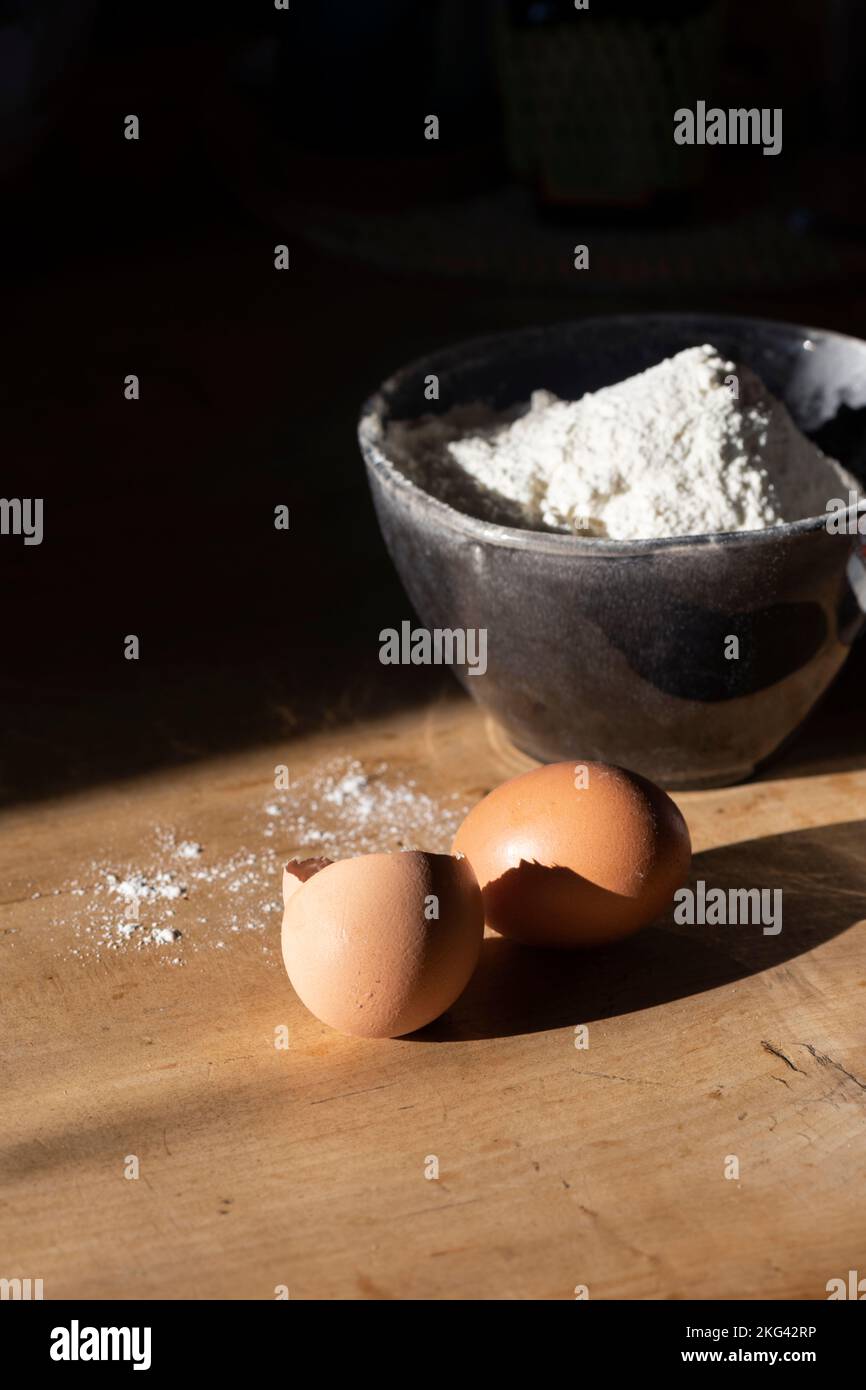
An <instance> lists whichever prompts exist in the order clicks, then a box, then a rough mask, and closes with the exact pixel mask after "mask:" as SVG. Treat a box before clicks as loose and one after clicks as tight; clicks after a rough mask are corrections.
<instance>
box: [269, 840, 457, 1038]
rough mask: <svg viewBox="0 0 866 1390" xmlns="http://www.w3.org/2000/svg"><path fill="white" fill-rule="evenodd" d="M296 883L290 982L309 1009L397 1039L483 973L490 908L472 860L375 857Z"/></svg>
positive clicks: (352, 1029) (350, 1029)
mask: <svg viewBox="0 0 866 1390" xmlns="http://www.w3.org/2000/svg"><path fill="white" fill-rule="evenodd" d="M291 876H293V877H294V876H295V875H291ZM284 888H285V878H284ZM289 888H290V892H289V895H288V897H287V899H286V905H285V911H284V913H283V930H282V944H283V960H284V961H285V965H286V970H287V971H288V974H289V979H290V980H291V982H292V984H293V986H294V988H295V990H296V992H297V993H298V995H299V996H300V998H301V999H302V1000H303V1002H304V1003H305V1004H306V1006H307V1008H308V1009H309V1010H310V1011H311V1012H312V1013H314V1014H315V1015H316V1017H317V1018H320V1019H321V1020H322V1021H323V1022H324V1023H327V1024H329V1025H330V1026H331V1027H332V1028H336V1029H338V1030H339V1031H340V1032H341V1033H350V1034H353V1035H355V1036H357V1037H366V1038H394V1037H399V1036H401V1035H402V1034H404V1033H412V1032H414V1031H415V1029H417V1028H423V1027H424V1025H425V1024H427V1023H430V1022H432V1020H433V1019H434V1018H438V1017H439V1015H440V1014H441V1013H443V1012H444V1011H445V1009H447V1008H449V1007H450V1005H451V1004H453V1003H454V1001H455V999H457V997H458V995H460V994H461V993H462V991H463V989H464V988H465V986H466V984H467V983H468V981H469V978H470V976H471V974H472V972H473V970H474V969H475V966H476V964H477V961H478V953H479V951H480V948H481V940H482V937H483V933H484V912H483V907H482V902H481V890H480V888H479V886H478V882H477V880H476V878H475V875H474V873H473V872H472V869H471V868H470V867H469V865H468V864H467V863H466V861H465V860H464V859H455V858H452V856H451V855H448V854H423V853H421V852H420V851H416V850H410V851H405V852H403V853H400V854H367V855H362V856H361V857H360V858H357V859H343V860H340V861H338V862H337V863H335V864H329V865H327V866H326V867H325V868H322V869H319V871H318V872H315V873H314V874H313V876H312V877H310V878H309V879H307V881H306V882H301V883H300V886H296V887H295V888H294V891H291V885H289Z"/></svg>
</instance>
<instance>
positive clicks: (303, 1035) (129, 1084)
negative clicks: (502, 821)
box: [0, 694, 866, 1299]
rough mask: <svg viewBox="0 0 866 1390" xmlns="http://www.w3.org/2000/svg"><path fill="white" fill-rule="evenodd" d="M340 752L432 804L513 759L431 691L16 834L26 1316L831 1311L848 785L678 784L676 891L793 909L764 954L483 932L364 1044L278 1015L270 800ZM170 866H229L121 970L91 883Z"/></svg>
mask: <svg viewBox="0 0 866 1390" xmlns="http://www.w3.org/2000/svg"><path fill="white" fill-rule="evenodd" d="M347 756H350V757H351V758H353V759H356V760H357V761H358V762H359V763H360V764H361V766H362V767H363V768H364V769H379V770H378V771H377V772H375V776H377V777H379V778H380V779H382V778H384V779H385V780H386V781H388V782H389V783H390V784H391V785H393V786H394V787H400V786H403V785H405V784H406V783H408V782H410V781H412V780H414V781H415V782H416V784H417V788H418V790H419V791H420V792H423V793H424V794H426V795H428V796H430V797H431V798H433V799H434V801H437V802H438V800H439V799H441V801H442V803H443V805H445V804H447V806H448V807H449V815H453V810H454V807H455V805H456V804H457V801H455V799H454V798H455V793H457V794H458V795H457V800H459V801H460V802H462V804H465V805H467V806H468V805H469V804H471V803H472V802H473V801H474V800H476V799H477V798H478V797H479V796H480V795H482V794H483V792H484V791H485V790H486V789H488V788H489V787H491V786H493V785H495V784H496V783H497V782H498V781H501V780H502V779H504V778H505V777H507V776H510V775H512V774H513V773H514V772H516V771H519V770H521V769H522V768H523V767H526V766H529V762H528V760H527V759H525V758H523V757H522V756H521V755H519V754H517V753H515V752H514V751H513V750H511V749H510V748H509V747H508V746H506V745H505V743H504V742H503V740H502V739H501V737H500V736H499V735H498V734H497V732H496V730H495V729H494V728H492V726H491V725H490V724H489V723H488V722H487V721H485V719H484V717H483V716H482V715H481V714H480V712H479V711H477V710H476V709H475V708H474V707H473V706H471V705H470V704H469V702H468V701H466V700H464V699H463V698H462V697H461V696H459V695H457V694H454V695H453V696H447V697H444V698H442V697H437V698H436V699H434V700H433V701H432V703H430V704H429V705H428V706H427V707H426V708H421V709H414V710H411V711H408V712H403V713H400V714H395V715H391V716H389V717H387V718H383V719H380V720H378V721H375V720H374V721H368V722H366V723H364V724H359V725H355V726H350V727H343V728H340V729H338V730H333V731H331V732H328V733H319V734H315V735H307V736H304V737H302V738H300V739H298V740H296V741H295V742H283V743H278V744H273V745H267V746H262V747H260V748H257V749H255V750H253V751H247V752H244V753H243V754H238V755H232V756H226V757H222V758H219V759H214V760H211V761H204V762H200V763H198V764H196V765H194V766H192V767H189V768H187V769H185V770H181V771H179V770H177V769H175V770H172V771H170V772H162V773H159V774H156V775H152V776H150V777H143V778H139V779H135V780H130V781H129V782H127V783H114V784H112V785H110V786H109V787H102V788H97V789H90V790H87V791H81V792H79V793H77V794H73V795H69V796H67V797H65V798H62V799H55V800H53V801H50V802H47V803H43V804H41V805H38V806H32V807H25V808H23V809H21V808H18V809H16V810H13V811H10V812H8V813H7V814H6V815H5V818H4V821H3V824H2V834H3V843H4V845H5V853H4V864H5V868H4V870H3V873H2V883H0V892H2V904H3V907H2V931H0V951H2V964H0V981H2V985H0V988H2V1032H3V1041H2V1070H3V1077H2V1091H3V1104H2V1117H0V1118H2V1147H0V1163H2V1186H0V1229H2V1242H0V1249H2V1268H0V1275H3V1276H6V1277H14V1276H16V1275H17V1276H19V1277H30V1278H42V1279H43V1280H44V1290H45V1296H46V1298H63V1297H89V1298H127V1299H138V1298H142V1299H148V1298H158V1297H163V1298H165V1297H168V1298H173V1299H191V1298H263V1299H272V1298H274V1297H275V1296H276V1295H275V1290H277V1289H278V1288H279V1287H280V1286H285V1287H286V1288H288V1290H289V1294H290V1296H291V1297H292V1298H295V1299H333V1298H338V1299H355V1298H365V1299H411V1298H420V1299H441V1298H445V1299H467V1298H469V1299H571V1298H573V1297H574V1296H575V1292H574V1291H575V1288H576V1286H579V1285H586V1286H587V1287H588V1289H589V1293H590V1296H591V1297H592V1298H628V1299H659V1298H668V1299H670V1298H674V1299H687V1298H722V1297H732V1298H753V1299H764V1298H772V1297H777V1298H794V1299H821V1298H824V1297H826V1293H825V1285H826V1283H827V1281H828V1280H829V1279H831V1278H834V1277H837V1276H842V1277H847V1272H848V1270H849V1269H859V1270H860V1271H861V1273H866V1207H864V1203H863V1200H862V1194H863V1190H864V1180H866V1142H864V1122H866V1042H864V1028H863V1015H864V1005H866V956H864V948H866V921H864V917H866V854H864V848H866V834H864V829H866V771H863V770H858V769H857V768H856V767H855V768H853V769H851V770H847V771H839V770H828V771H820V770H818V771H816V769H815V766H811V767H809V768H808V770H807V773H801V774H798V772H797V766H796V763H794V764H792V763H791V762H790V760H789V761H788V763H786V764H784V766H783V767H782V768H781V769H780V770H779V769H777V771H776V772H775V773H771V774H770V775H769V776H768V777H767V778H765V779H764V780H762V781H758V782H755V783H752V784H750V785H747V786H741V787H735V788H730V789H726V790H721V791H706V792H695V793H685V794H681V795H678V796H677V798H676V799H677V801H678V803H679V804H680V806H681V808H682V810H683V811H684V813H685V815H686V817H687V819H688V822H689V825H690V827H691V831H692V836H693V840H694V846H695V851H696V858H695V864H694V875H695V878H703V879H705V880H706V881H707V882H708V883H712V884H716V885H721V886H729V885H730V886H744V887H748V886H763V887H782V888H783V889H784V928H783V931H782V933H781V934H780V935H779V936H776V937H772V936H764V935H763V934H762V933H761V930H760V928H759V927H751V928H750V927H719V928H711V927H706V926H704V927H693V928H687V927H674V926H673V925H672V924H670V923H668V924H664V925H661V926H659V927H656V928H653V929H650V930H648V931H647V932H645V933H644V934H643V935H642V936H640V937H638V938H636V939H634V940H633V941H631V942H629V943H625V944H623V945H621V946H620V947H617V948H615V949H611V950H609V951H606V952H600V953H596V954H593V955H579V956H574V957H563V956H561V955H555V954H554V955H547V954H543V953H542V954H538V955H536V954H535V953H530V952H526V951H523V950H521V949H520V948H518V947H512V946H511V945H509V944H507V943H504V942H501V941H498V940H494V939H491V940H489V941H487V942H486V943H485V947H484V951H483V956H482V964H481V966H480V968H479V971H478V974H477V976H476V978H475V979H474V981H473V982H472V984H471V985H470V987H469V989H468V991H467V993H466V994H465V995H464V997H463V998H462V999H461V1000H460V1001H459V1002H458V1004H457V1005H456V1006H455V1007H454V1009H453V1010H452V1011H451V1012H450V1014H449V1015H447V1016H446V1017H445V1018H443V1019H442V1020H440V1021H439V1022H438V1023H437V1024H434V1025H433V1026H432V1027H431V1028H429V1029H427V1030H425V1032H424V1033H423V1034H420V1035H418V1036H417V1037H414V1038H406V1039H400V1040H396V1041H382V1042H367V1041H357V1040H352V1039H349V1038H344V1037H341V1036H340V1035H338V1034H336V1033H333V1032H331V1031H330V1030H329V1029H328V1028H326V1027H325V1026H324V1025H323V1024H321V1023H319V1022H318V1020H317V1019H315V1018H313V1017H312V1016H311V1015H310V1014H309V1013H307V1011H306V1010H305V1009H304V1008H303V1006H302V1005H301V1004H300V1003H299V1001H298V1000H297V999H296V998H295V997H294V995H293V993H292V990H291V988H290V986H289V984H288V981H287V979H286V976H285V973H284V970H283V966H282V962H281V959H280V955H279V935H278V932H279V911H278V903H279V890H280V883H279V873H278V864H279V862H280V861H281V860H282V859H283V858H285V857H287V856H288V855H289V854H290V853H291V852H293V851H296V850H298V849H301V850H302V849H303V848H304V846H303V845H300V844H297V843H292V842H291V841H290V840H289V839H288V838H285V831H284V827H285V823H286V822H285V816H284V815H283V814H282V811H280V808H279V807H274V806H273V805H271V810H270V812H267V811H265V810H264V809H263V808H264V807H266V806H268V805H270V802H271V800H272V798H273V796H274V792H273V787H274V768H275V766H276V765H278V764H281V763H285V764H286V765H287V766H288V767H289V768H290V774H291V778H292V781H293V783H294V784H295V785H296V786H297V785H300V786H301V787H302V788H303V786H304V782H305V778H307V779H309V777H310V776H311V775H313V770H314V769H315V768H317V767H320V766H321V765H322V764H323V763H328V761H329V760H334V759H335V758H336V759H339V758H346V757H347ZM383 767H384V769H385V770H384V771H382V768H383ZM807 774H808V775H807ZM331 809H332V808H330V807H329V806H326V805H324V804H320V805H319V808H318V811H316V812H314V813H311V814H310V816H309V822H308V823H309V824H321V825H324V826H327V822H328V816H329V815H330V813H331ZM277 812H279V813H277ZM447 819H448V818H447V816H446V815H445V814H444V813H443V823H442V824H441V825H440V826H438V827H431V831H430V836H429V844H428V846H427V847H429V848H431V849H445V848H447V845H448V829H449V827H448V824H447V823H446V822H447ZM268 826H270V827H272V829H271V831H270V832H268ZM371 833H372V834H373V835H374V836H376V835H380V836H381V839H380V843H381V845H382V847H387V846H388V845H393V847H395V848H396V847H397V842H398V841H399V839H400V835H399V834H398V835H396V836H395V835H393V833H389V832H387V831H385V830H382V829H381V828H377V827H375V826H374V827H372V830H371ZM155 835H156V836H157V839H159V836H160V835H161V836H162V839H161V840H160V841H159V843H161V844H162V846H163V851H162V855H160V853H159V852H157V851H155V850H154V844H155V843H156V842H155V840H154V836H155ZM184 841H193V842H196V843H198V844H199V845H200V846H201V847H202V853H201V855H200V856H199V857H198V858H197V859H195V860H189V861H184V860H183V859H182V858H181V857H178V855H177V852H176V847H177V846H178V845H180V844H182V843H183V842H184ZM172 844H173V845H174V846H175V848H174V849H171V848H168V849H166V846H171V845H172ZM245 854H246V856H247V858H246V862H247V863H248V864H249V863H252V864H253V865H254V868H253V869H249V868H248V869H246V870H244V868H243V863H244V855H245ZM166 855H168V860H167V859H166ZM172 856H173V857H172ZM251 856H255V859H251ZM167 862H170V864H171V867H172V874H173V875H175V876H177V880H178V881H181V880H182V879H183V878H184V875H188V874H189V873H191V872H193V871H195V870H196V869H197V868H199V869H200V868H201V867H202V866H203V867H204V870H205V871H206V870H207V866H208V865H211V866H217V865H220V864H221V865H223V866H225V865H226V864H227V863H228V864H229V865H230V866H231V865H236V864H240V865H241V867H240V868H238V870H237V873H236V874H234V873H233V870H231V869H230V870H229V871H225V870H223V871H221V876H220V874H215V875H214V879H215V881H213V882H208V881H207V879H206V878H205V879H204V880H202V881H196V882H195V883H194V884H193V886H191V887H189V886H188V891H187V894H186V896H182V897H180V898H178V899H177V901H176V902H171V906H170V910H171V911H173V912H174V913H175V917H174V918H173V919H172V921H174V922H175V923H176V925H177V929H178V930H180V931H181V932H182V936H181V937H180V938H179V939H178V940H177V942H176V943H174V944H170V945H167V946H166V945H162V946H157V945H152V944H151V945H146V946H145V947H144V948H142V949H133V944H134V942H135V940H136V933H143V932H144V931H146V929H147V914H148V912H150V911H156V910H159V911H160V912H162V911H166V910H168V907H167V904H168V902H169V900H160V901H159V902H158V903H157V904H156V907H154V905H153V904H148V903H144V904H143V905H142V906H141V909H140V912H141V923H140V926H139V927H138V928H134V929H131V933H130V940H129V941H128V942H126V943H123V944H121V945H119V946H115V947H113V948H112V947H109V948H107V949H106V948H103V947H100V946H99V944H98V942H97V943H95V942H94V933H93V923H94V921H97V920H99V919H100V916H101V914H103V912H104V909H105V907H106V904H108V903H109V899H110V897H111V895H110V894H108V890H107V889H106V879H105V873H106V866H108V865H114V866H115V868H116V870H117V872H118V874H122V872H123V871H124V870H128V869H129V867H130V866H140V867H143V868H144V869H145V870H147V871H148V872H153V871H155V870H157V869H159V868H160V867H163V868H164V867H165V864H166V863H167ZM244 872H246V881H245V882H242V883H241V884H240V886H238V885H237V884H235V879H243V876H244ZM34 894H39V895H40V896H34ZM115 896H116V895H115ZM112 901H113V899H112ZM241 901H243V903H244V907H243V910H242V911H240V913H239V911H238V903H239V902H241ZM247 916H249V918H250V920H249V921H247V920H246V918H247ZM88 925H90V926H91V928H92V930H91V933H90V935H88V933H87V930H86V927H87V926H88ZM233 927H235V928H237V929H236V930H232V928H233ZM139 939H140V937H139ZM76 953H77V954H76ZM172 961H177V962H178V963H177V964H172ZM580 1024H585V1025H588V1038H589V1047H588V1048H586V1049H581V1048H578V1047H576V1046H575V1039H576V1033H575V1029H576V1026H577V1025H580ZM282 1026H285V1027H287V1029H288V1039H289V1045H288V1047H286V1048H281V1047H279V1046H277V1045H275V1044H276V1042H277V1040H278V1038H279V1037H280V1031H279V1030H280V1029H281V1027H282ZM433 1155H435V1156H436V1157H437V1159H438V1165H439V1176H438V1179H433V1180H429V1179H428V1178H427V1177H425V1171H429V1170H430V1168H431V1165H430V1164H429V1161H428V1160H429V1158H430V1157H431V1156H433ZM731 1156H735V1157H736V1159H737V1160H738V1162H739V1178H738V1179H731V1178H728V1177H726V1176H725V1173H726V1167H727V1168H728V1170H730V1168H731V1166H732V1165H731ZM133 1158H134V1159H135V1160H137V1164H138V1177H128V1176H125V1174H127V1173H129V1172H133V1171H135V1164H134V1163H132V1161H131V1160H132V1159H133Z"/></svg>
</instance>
